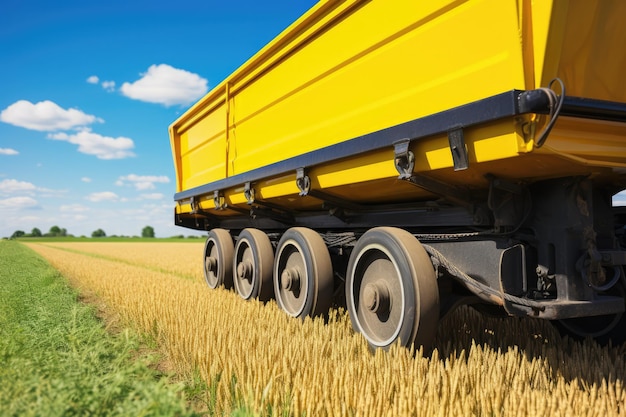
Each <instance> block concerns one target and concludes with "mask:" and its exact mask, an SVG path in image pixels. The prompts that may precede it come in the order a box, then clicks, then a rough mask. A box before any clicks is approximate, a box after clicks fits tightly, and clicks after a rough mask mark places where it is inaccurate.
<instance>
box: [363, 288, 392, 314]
mask: <svg viewBox="0 0 626 417" xmlns="http://www.w3.org/2000/svg"><path fill="white" fill-rule="evenodd" d="M363 304H364V305H365V307H367V309H368V310H369V311H371V312H372V313H381V314H384V313H388V312H389V310H390V307H391V297H390V295H389V288H388V287H387V284H386V283H385V282H384V281H382V280H379V281H377V282H375V283H372V284H367V285H366V286H365V288H364V289H363Z"/></svg>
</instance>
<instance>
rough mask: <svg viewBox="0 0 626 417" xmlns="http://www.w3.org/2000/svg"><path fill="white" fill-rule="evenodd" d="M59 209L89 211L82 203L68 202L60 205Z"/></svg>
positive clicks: (64, 211) (73, 211) (61, 210)
mask: <svg viewBox="0 0 626 417" xmlns="http://www.w3.org/2000/svg"><path fill="white" fill-rule="evenodd" d="M59 211H60V212H62V213H84V212H86V211H89V207H87V206H83V205H82V204H68V205H62V206H60V207H59Z"/></svg>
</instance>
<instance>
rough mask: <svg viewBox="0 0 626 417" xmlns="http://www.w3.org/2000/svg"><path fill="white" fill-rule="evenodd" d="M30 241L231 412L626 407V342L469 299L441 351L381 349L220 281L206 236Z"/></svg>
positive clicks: (446, 331) (446, 323)
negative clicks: (573, 331)
mask: <svg viewBox="0 0 626 417" xmlns="http://www.w3.org/2000/svg"><path fill="white" fill-rule="evenodd" d="M27 245H28V246H29V247H31V248H32V249H33V250H35V251H36V252H38V253H39V254H40V255H41V256H43V257H44V258H45V259H47V260H48V261H49V262H50V263H51V264H52V265H53V266H54V267H55V268H56V269H58V270H59V271H60V272H61V273H62V274H63V275H64V276H65V277H67V278H68V279H69V281H70V282H71V283H72V285H74V286H75V287H77V288H78V289H79V290H80V291H81V292H83V293H84V294H87V295H89V296H90V297H94V296H95V297H97V299H98V300H99V301H100V302H102V303H103V304H104V305H105V306H106V309H107V310H110V311H111V312H114V313H115V314H117V315H119V317H120V318H121V320H123V322H124V323H125V324H127V325H132V326H135V327H136V328H137V329H139V330H140V331H142V332H147V333H149V334H151V335H153V336H154V337H155V338H156V340H157V342H158V346H159V349H160V350H161V351H162V352H163V355H164V357H165V359H166V360H167V362H168V363H169V364H170V366H171V367H173V369H174V370H175V371H176V372H178V373H180V374H183V375H189V374H191V373H193V372H198V373H199V374H200V375H201V377H202V378H203V379H205V380H206V381H207V385H208V389H207V392H206V396H207V398H209V402H211V404H214V406H212V409H211V410H210V411H212V412H214V413H215V414H218V415H222V414H228V413H230V412H231V411H232V410H234V409H236V408H241V407H242V406H245V407H248V408H249V410H250V411H251V412H252V413H253V414H257V415H266V414H267V415H273V414H281V415H298V416H299V415H303V414H306V415H310V416H317V415H321V416H339V415H342V416H343V415H355V416H429V417H430V416H520V415H528V416H538V415H545V416H602V417H608V416H618V415H626V406H625V405H624V404H625V403H626V389H625V388H624V380H625V377H626V361H625V359H626V348H625V347H624V346H622V347H610V346H609V347H601V346H599V345H597V344H596V343H595V342H593V341H585V342H582V343H581V342H576V341H573V340H570V339H568V338H562V337H561V336H560V335H559V333H558V332H557V331H556V330H555V329H554V328H553V327H552V326H551V325H550V323H547V322H545V321H540V320H531V319H524V320H521V319H516V318H510V319H496V318H488V317H484V316H482V315H480V314H478V313H476V312H475V311H474V310H471V309H468V308H462V309H459V310H457V311H456V312H455V313H452V314H450V315H449V316H448V317H446V318H445V319H444V320H443V321H442V322H441V323H440V326H439V332H438V334H437V338H436V341H435V345H434V346H435V349H434V351H433V352H432V354H431V355H430V356H428V357H424V355H423V354H422V352H410V351H409V350H407V349H403V348H398V347H393V348H392V349H391V350H390V351H389V352H383V351H376V352H374V353H372V352H371V351H370V350H369V348H368V346H367V343H366V341H365V340H364V338H363V337H361V336H360V335H358V334H355V333H354V332H353V331H352V328H351V326H350V320H349V318H348V316H347V314H346V313H345V311H343V310H333V311H331V313H330V315H329V317H328V319H327V320H326V322H325V321H324V320H322V319H320V318H317V319H315V320H311V319H306V320H304V321H302V320H298V319H292V318H290V317H288V316H287V315H286V314H284V313H283V312H281V311H280V310H279V308H278V307H277V305H276V303H275V302H269V303H266V304H263V303H260V302H257V301H249V302H246V301H243V300H241V299H240V298H239V296H237V295H236V294H235V293H233V292H230V291H226V290H224V289H217V290H210V289H209V288H208V287H207V286H206V284H205V283H204V281H203V277H202V270H201V265H202V264H201V258H202V251H203V245H202V244H201V243H184V244H175V243H123V244H122V243H89V242H87V243H82V242H67V243H56V242H54V243H35V242H30V243H27Z"/></svg>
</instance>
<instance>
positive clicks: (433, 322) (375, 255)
mask: <svg viewBox="0 0 626 417" xmlns="http://www.w3.org/2000/svg"><path fill="white" fill-rule="evenodd" d="M346 305H347V308H348V312H349V314H350V320H351V321H352V327H353V328H354V330H355V331H357V332H360V333H361V334H363V336H364V337H365V339H366V340H367V342H368V343H369V345H370V347H372V348H373V349H376V348H383V349H388V348H389V347H390V346H391V345H392V344H394V343H396V342H397V341H400V343H401V344H402V346H406V347H409V346H411V345H415V346H424V348H426V349H428V348H429V347H430V345H431V343H432V340H433V339H434V338H435V334H436V332H437V323H438V321H439V289H438V287H437V278H436V275H435V270H434V268H433V266H432V263H431V261H430V257H429V256H428V254H427V253H426V251H425V250H424V248H423V247H422V245H421V244H420V242H419V241H418V240H417V239H416V238H415V237H414V236H413V235H411V234H410V233H409V232H407V231H405V230H402V229H398V228H394V227H377V228H374V229H371V230H369V231H367V232H366V233H365V234H364V235H363V236H362V237H361V238H360V239H359V240H358V241H357V244H356V245H355V247H354V249H353V251H352V254H351V255H350V261H349V263H348V270H347V273H346Z"/></svg>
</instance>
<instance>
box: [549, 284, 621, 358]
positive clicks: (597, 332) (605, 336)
mask: <svg viewBox="0 0 626 417" xmlns="http://www.w3.org/2000/svg"><path fill="white" fill-rule="evenodd" d="M603 294H604V295H612V296H616V297H621V298H623V299H624V300H626V288H625V286H624V284H622V283H621V282H618V283H617V284H616V285H615V286H614V287H613V288H611V289H610V290H608V291H606V292H605V293H603ZM556 324H557V328H558V329H559V331H560V332H561V334H567V335H569V336H573V337H574V338H576V339H578V340H584V339H586V338H588V337H591V338H593V339H594V340H595V341H596V342H598V343H599V344H600V345H603V346H606V345H608V343H609V340H610V341H611V342H612V344H613V346H618V345H621V344H622V343H624V342H626V314H625V313H617V314H608V315H604V316H592V317H578V318H573V319H562V320H558V321H557V322H556Z"/></svg>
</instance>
